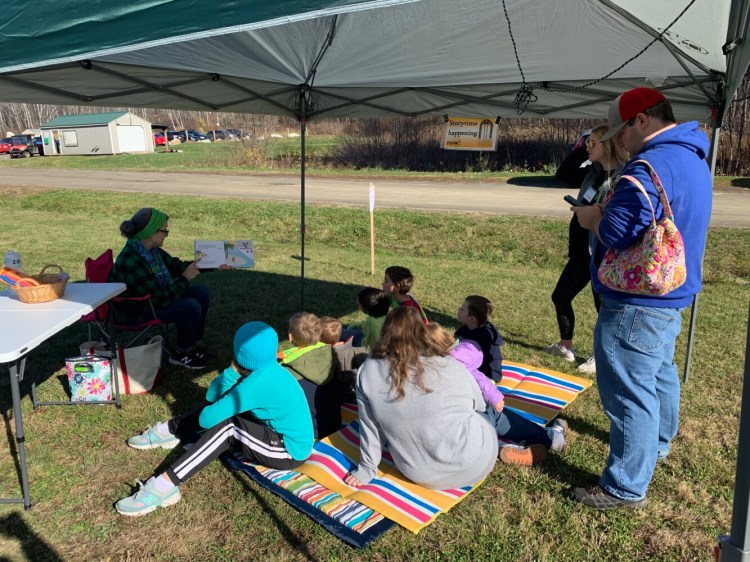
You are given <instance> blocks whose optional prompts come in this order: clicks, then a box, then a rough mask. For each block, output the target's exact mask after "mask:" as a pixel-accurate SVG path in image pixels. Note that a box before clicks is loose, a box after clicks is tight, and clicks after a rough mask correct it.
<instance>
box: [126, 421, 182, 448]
mask: <svg viewBox="0 0 750 562" xmlns="http://www.w3.org/2000/svg"><path fill="white" fill-rule="evenodd" d="M179 444H180V440H179V439H177V437H176V436H174V435H172V434H169V435H162V434H161V433H159V432H158V431H156V426H155V425H154V426H152V427H149V428H147V429H146V431H144V432H143V433H141V434H140V435H136V436H134V437H131V438H130V439H128V445H130V446H131V447H133V449H156V448H157V447H161V448H162V449H174V448H175V447H176V446H177V445H179Z"/></svg>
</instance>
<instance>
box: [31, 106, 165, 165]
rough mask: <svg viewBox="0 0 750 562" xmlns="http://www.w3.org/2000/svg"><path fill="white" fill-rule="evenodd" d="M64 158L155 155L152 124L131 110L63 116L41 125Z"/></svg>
mask: <svg viewBox="0 0 750 562" xmlns="http://www.w3.org/2000/svg"><path fill="white" fill-rule="evenodd" d="M41 129H42V131H43V132H44V131H49V132H50V134H51V136H52V137H53V138H54V140H55V148H57V152H58V153H59V154H62V155H72V154H76V155H80V154H123V153H128V152H153V151H154V137H153V134H152V133H151V123H150V122H148V121H146V120H145V119H141V118H140V117H138V116H137V115H135V114H133V113H130V112H129V111H115V112H111V113H90V114H83V115H63V116H61V117H56V118H55V119H53V120H52V121H49V122H48V123H45V124H44V125H42V126H41Z"/></svg>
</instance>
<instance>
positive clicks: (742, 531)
mask: <svg viewBox="0 0 750 562" xmlns="http://www.w3.org/2000/svg"><path fill="white" fill-rule="evenodd" d="M748 4H750V0H663V1H661V2H654V1H652V0H576V1H566V2H560V1H559V0H557V1H556V0H463V1H461V2H458V1H456V0H370V1H368V0H337V1H334V0H307V1H304V2H303V1H301V0H295V1H292V0H278V1H276V2H267V1H266V0H245V1H243V2H236V1H226V0H212V1H208V0H162V1H160V2H152V1H147V0H134V1H133V2H129V3H126V4H122V2H120V1H114V0H100V1H99V2H97V3H96V4H91V3H90V2H82V1H80V0H59V1H58V2H56V3H55V4H53V5H45V7H44V9H43V10H40V8H39V5H38V4H33V3H27V4H23V5H21V3H16V4H15V5H14V4H11V5H8V6H5V7H4V9H3V12H2V13H0V101H16V102H30V103H47V104H63V105H90V106H109V107H111V106H123V107H153V108H173V109H189V110H201V111H206V110H208V111H217V112H240V113H257V114H275V115H288V116H293V117H295V118H297V119H298V120H299V121H300V124H301V132H302V148H303V157H302V162H303V165H302V174H301V199H302V205H301V241H302V255H301V257H302V259H301V264H302V265H301V268H302V269H301V274H302V280H303V282H302V283H303V284H302V287H303V288H302V295H303V298H304V226H305V218H304V132H305V123H306V122H307V121H309V120H310V119H317V118H327V117H342V116H344V117H380V116H387V115H406V116H418V115H425V114H438V115H443V114H451V115H460V116H493V117H494V116H499V117H503V116H519V115H521V116H523V117H529V118H534V117H560V118H583V117H585V118H602V117H604V116H605V115H606V114H607V109H608V107H609V104H610V102H611V101H612V100H613V99H614V98H615V97H616V96H617V95H618V94H619V93H621V92H622V91H624V90H626V89H629V88H632V87H636V86H644V85H645V86H652V87H656V88H658V89H660V90H662V91H663V92H664V93H665V95H667V97H668V98H669V99H670V100H671V101H672V103H673V106H674V109H675V113H676V115H677V117H678V118H680V119H698V120H701V121H707V120H708V121H709V122H710V124H711V125H712V127H713V128H714V131H715V130H716V128H717V127H718V125H720V123H721V120H722V117H723V113H724V109H725V107H726V104H727V102H728V101H729V100H730V99H731V97H732V96H733V94H734V92H735V90H736V89H737V86H738V85H739V83H740V81H741V80H742V78H743V76H744V74H745V71H746V69H747V67H748V62H750V49H749V48H748V45H747V43H746V41H747V31H748V21H749V20H748V18H749V17H750V15H749V13H748ZM92 7H93V8H92ZM92 9H93V10H95V11H92ZM717 142H718V135H717V134H714V143H713V146H714V147H716V145H717ZM715 153H716V151H715V150H713V159H714V160H715ZM691 330H692V324H691ZM748 342H749V343H748V351H750V333H749V334H748ZM743 404H744V405H745V406H746V407H743V411H742V415H741V427H740V444H739V445H740V446H739V452H738V479H737V483H736V489H735V510H734V517H733V521H732V535H731V538H730V539H729V540H728V541H725V542H724V543H723V549H722V559H724V560H750V553H749V552H748V551H749V549H750V520H748V510H749V509H750V479H749V478H748V475H747V473H748V470H747V467H750V410H749V408H750V359H748V364H746V366H745V388H744V390H743Z"/></svg>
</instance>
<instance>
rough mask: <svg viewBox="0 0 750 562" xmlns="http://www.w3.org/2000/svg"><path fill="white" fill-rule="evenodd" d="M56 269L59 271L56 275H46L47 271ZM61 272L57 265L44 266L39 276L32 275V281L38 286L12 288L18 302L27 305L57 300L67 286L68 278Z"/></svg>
mask: <svg viewBox="0 0 750 562" xmlns="http://www.w3.org/2000/svg"><path fill="white" fill-rule="evenodd" d="M50 267H56V268H57V269H59V270H60V271H59V272H57V273H47V269H48V268H50ZM62 272H63V270H62V268H61V267H60V266H59V265H52V264H50V265H45V266H44V267H43V268H42V271H40V272H39V275H32V276H31V277H32V278H33V279H36V281H38V282H39V285H35V286H33V287H17V286H16V287H13V286H11V289H13V290H14V291H15V292H16V294H17V295H18V300H20V301H21V302H25V303H27V304H35V303H39V302H49V301H53V300H55V299H59V298H60V297H61V296H63V294H64V293H65V286H66V285H67V284H68V276H67V275H61V274H62Z"/></svg>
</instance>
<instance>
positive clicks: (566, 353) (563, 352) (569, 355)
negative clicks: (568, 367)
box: [542, 342, 576, 363]
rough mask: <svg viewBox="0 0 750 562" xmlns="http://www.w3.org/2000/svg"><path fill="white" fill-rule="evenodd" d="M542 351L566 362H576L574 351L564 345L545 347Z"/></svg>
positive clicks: (557, 344) (556, 344)
mask: <svg viewBox="0 0 750 562" xmlns="http://www.w3.org/2000/svg"><path fill="white" fill-rule="evenodd" d="M542 351H544V352H545V353H549V354H551V355H557V356H559V357H562V358H563V359H565V360H566V361H570V362H571V363H573V362H574V361H575V360H576V354H575V349H573V348H572V347H571V348H567V347H565V346H564V345H561V344H560V343H559V342H558V343H553V344H552V345H550V346H547V347H545V348H544V349H543V350H542Z"/></svg>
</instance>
